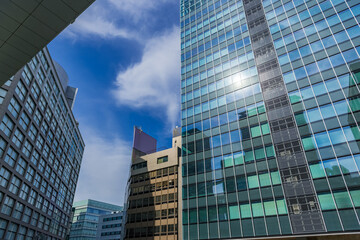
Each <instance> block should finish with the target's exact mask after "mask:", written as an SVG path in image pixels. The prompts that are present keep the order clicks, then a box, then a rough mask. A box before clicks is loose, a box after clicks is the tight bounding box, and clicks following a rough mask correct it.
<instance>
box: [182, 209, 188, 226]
mask: <svg viewBox="0 0 360 240" xmlns="http://www.w3.org/2000/svg"><path fill="white" fill-rule="evenodd" d="M183 224H188V211H183Z"/></svg>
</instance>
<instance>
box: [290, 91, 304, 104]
mask: <svg viewBox="0 0 360 240" xmlns="http://www.w3.org/2000/svg"><path fill="white" fill-rule="evenodd" d="M289 98H290V102H291V103H296V102H300V100H301V97H300V94H299V92H298V91H296V92H293V93H291V94H289Z"/></svg>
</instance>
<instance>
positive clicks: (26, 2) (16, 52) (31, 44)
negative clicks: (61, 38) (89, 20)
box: [0, 0, 95, 85]
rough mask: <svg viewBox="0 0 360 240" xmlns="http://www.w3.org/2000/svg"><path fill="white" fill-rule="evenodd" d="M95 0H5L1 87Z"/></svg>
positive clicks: (1, 7) (0, 15) (0, 10)
mask: <svg viewBox="0 0 360 240" xmlns="http://www.w3.org/2000/svg"><path fill="white" fill-rule="evenodd" d="M94 1H95V0H76V1H71V0H3V1H1V2H0V53H1V54H0V63H2V66H0V72H1V74H0V84H1V85H3V84H4V83H5V82H6V81H7V80H8V79H9V78H10V77H11V76H13V75H14V74H15V73H16V72H17V71H18V70H19V69H20V68H21V67H22V66H24V65H25V63H27V62H28V61H30V60H31V58H32V57H33V56H34V55H35V54H36V53H38V52H39V51H40V50H41V49H42V48H44V47H45V46H46V45H47V44H48V43H49V42H50V41H51V40H52V39H54V38H55V37H56V36H57V35H58V34H59V33H60V32H61V31H62V30H64V29H65V28H66V27H67V26H68V25H69V24H71V23H73V22H74V21H75V19H76V18H77V17H78V16H79V15H80V14H81V13H82V12H83V11H84V10H85V9H86V8H88V7H89V6H90V5H91V4H92V3H93V2H94ZM11 58H15V61H14V60H12V59H11ZM3 64H6V65H3ZM9 65H10V66H9ZM6 66H8V67H6Z"/></svg>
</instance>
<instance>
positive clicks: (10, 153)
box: [5, 147, 18, 167]
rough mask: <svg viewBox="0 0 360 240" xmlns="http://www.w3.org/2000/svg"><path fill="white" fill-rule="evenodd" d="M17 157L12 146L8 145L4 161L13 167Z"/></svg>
mask: <svg viewBox="0 0 360 240" xmlns="http://www.w3.org/2000/svg"><path fill="white" fill-rule="evenodd" d="M17 157H18V153H17V152H16V151H15V150H14V149H13V148H12V147H9V149H8V150H7V153H6V156H5V162H6V163H7V164H9V165H10V166H11V167H13V166H14V165H15V162H16V159H17Z"/></svg>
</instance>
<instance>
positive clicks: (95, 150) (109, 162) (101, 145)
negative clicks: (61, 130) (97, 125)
mask: <svg viewBox="0 0 360 240" xmlns="http://www.w3.org/2000/svg"><path fill="white" fill-rule="evenodd" d="M81 130H82V131H81V132H82V133H83V137H84V139H85V141H86V147H85V152H84V156H83V161H82V164H81V170H80V176H79V181H78V185H77V189H76V194H75V200H74V201H81V200H85V199H94V200H98V201H104V202H108V203H113V204H118V205H122V204H123V202H124V195H125V194H124V192H125V188H126V184H127V179H128V174H129V169H130V163H131V143H130V142H127V141H124V140H123V139H121V138H119V137H113V138H110V139H107V138H104V137H103V136H101V134H99V132H97V131H94V130H93V129H91V128H87V127H85V128H82V129H81Z"/></svg>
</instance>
